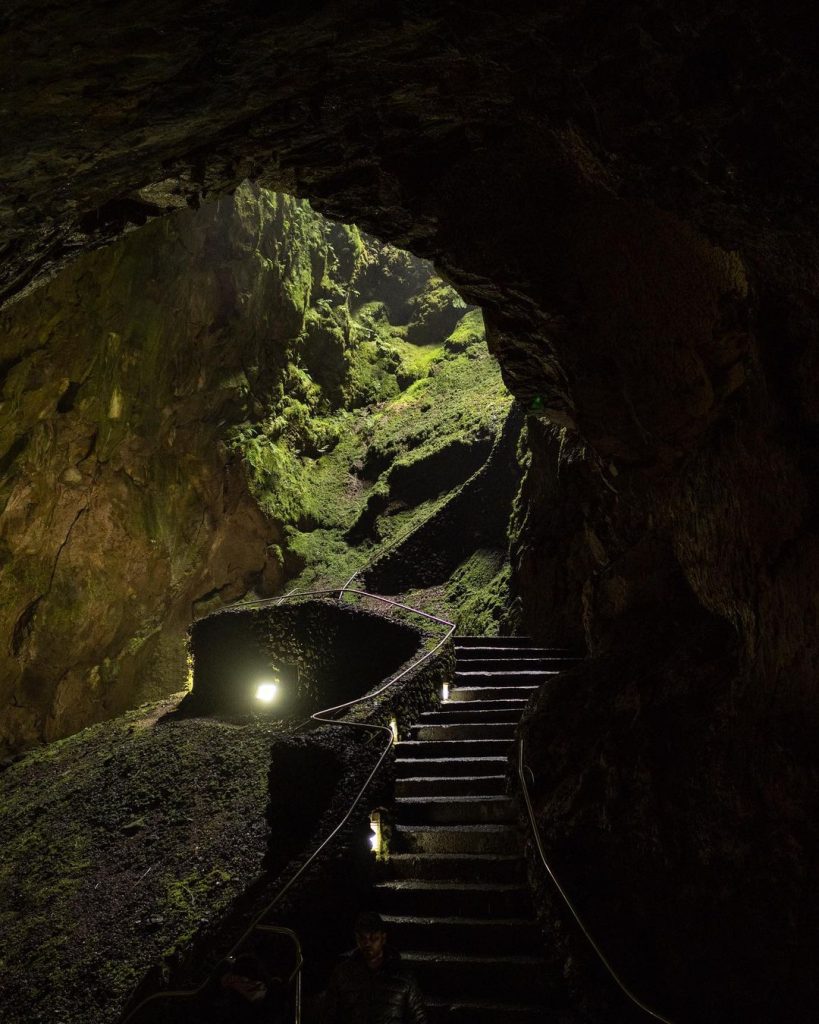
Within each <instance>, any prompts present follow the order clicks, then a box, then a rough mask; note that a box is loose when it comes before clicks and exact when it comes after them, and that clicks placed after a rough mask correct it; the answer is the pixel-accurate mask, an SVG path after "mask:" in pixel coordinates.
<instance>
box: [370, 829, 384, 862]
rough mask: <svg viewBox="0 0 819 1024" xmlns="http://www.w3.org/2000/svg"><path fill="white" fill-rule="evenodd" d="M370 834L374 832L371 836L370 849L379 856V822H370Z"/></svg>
mask: <svg viewBox="0 0 819 1024" xmlns="http://www.w3.org/2000/svg"><path fill="white" fill-rule="evenodd" d="M370 832H372V835H371V836H370V849H371V850H372V851H373V853H375V854H376V856H377V855H378V853H379V852H380V850H381V826H380V825H379V824H378V822H377V821H371V822H370Z"/></svg>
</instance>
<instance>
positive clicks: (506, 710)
mask: <svg viewBox="0 0 819 1024" xmlns="http://www.w3.org/2000/svg"><path fill="white" fill-rule="evenodd" d="M495 703H497V705H498V706H497V707H494V706H493V707H487V708H477V709H474V710H473V709H472V708H470V707H464V705H465V704H466V701H458V702H457V703H456V704H454V705H453V704H450V703H448V702H444V703H443V704H442V705H441V710H440V711H424V712H423V713H422V714H421V717H420V718H419V719H418V725H419V726H421V725H438V724H439V723H440V724H442V725H453V724H455V723H461V722H463V723H466V722H474V723H475V724H476V725H478V724H484V723H495V722H512V724H514V725H517V723H518V722H519V721H520V716H521V714H522V713H523V709H524V707H525V704H523V703H518V704H510V703H509V702H508V701H506V702H504V701H497V702H495V701H493V702H492V704H493V705H494V704H495Z"/></svg>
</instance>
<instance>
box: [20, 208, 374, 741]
mask: <svg viewBox="0 0 819 1024" xmlns="http://www.w3.org/2000/svg"><path fill="white" fill-rule="evenodd" d="M334 230H335V229H333V228H330V227H329V226H325V225H324V222H322V221H321V219H320V218H318V217H317V216H316V215H315V214H313V213H312V211H310V210H309V207H307V206H306V205H304V204H301V203H299V202H297V201H295V200H292V199H289V198H287V197H280V198H279V197H275V196H273V195H271V194H268V193H266V194H264V195H262V194H261V193H258V192H255V191H253V190H250V189H243V190H240V191H239V192H237V193H236V195H235V196H234V197H232V198H226V199H224V200H222V201H220V202H217V203H215V204H213V205H211V206H209V207H207V208H205V209H203V210H202V211H200V212H199V213H197V214H194V213H192V212H185V213H179V214H177V215H175V216H174V217H172V218H169V219H167V220H163V221H157V222H155V223H153V224H151V225H148V226H147V227H146V228H145V229H144V230H143V231H140V232H139V233H137V234H134V235H131V236H129V237H128V238H127V239H125V240H123V242H122V243H120V244H118V245H115V246H113V247H111V248H108V249H104V250H99V251H97V252H95V253H93V254H91V255H89V256H86V257H85V258H83V259H82V260H80V261H78V262H77V263H76V264H74V265H73V266H72V267H71V268H70V269H69V270H68V271H66V273H64V274H63V275H61V276H60V277H58V278H55V279H54V281H52V282H51V283H50V284H49V285H48V286H46V287H45V288H43V289H41V290H40V291H38V292H37V293H35V294H33V295H31V296H30V297H28V298H25V299H23V300H21V301H20V302H18V303H17V304H16V305H15V306H14V307H13V308H12V309H11V310H9V311H8V312H6V313H5V314H4V316H3V319H2V322H0V352H2V358H3V374H2V382H3V392H2V396H3V397H2V406H1V407H0V431H2V442H0V447H2V449H3V451H4V452H5V455H4V458H3V467H2V469H3V479H2V495H1V496H2V501H3V505H4V512H3V519H2V530H1V532H0V543H1V544H2V555H3V563H4V568H3V574H2V579H1V580H0V607H1V608H2V611H0V636H3V637H4V642H3V643H2V645H0V679H1V680H2V684H1V685H2V693H3V701H4V703H5V704H6V705H10V706H11V711H10V713H8V714H6V715H4V717H3V727H2V728H3V732H2V735H1V736H0V745H8V746H11V747H18V748H19V747H20V746H21V745H26V744H29V743H31V742H32V741H33V740H34V741H36V740H42V739H46V740H48V739H54V738H56V737H58V736H62V735H65V734H66V733H68V732H71V731H73V730H75V729H77V728H79V727H80V726H81V725H83V724H86V723H87V722H89V721H94V720H98V719H100V718H104V717H108V716H110V715H111V714H116V713H117V712H119V711H121V710H123V709H124V708H126V707H133V706H134V705H135V704H137V703H139V702H140V700H142V699H145V698H146V697H150V696H158V695H162V694H165V693H168V692H170V691H172V690H174V689H177V690H178V689H181V688H182V687H183V686H184V685H185V678H186V674H187V668H186V653H185V642H184V634H185V630H186V629H187V626H188V624H189V623H190V620H191V617H192V614H193V613H194V611H195V610H196V609H197V608H199V609H202V608H207V607H208V605H209V604H211V603H213V602H214V601H218V600H221V601H224V600H230V599H231V598H235V597H237V596H239V595H241V594H243V593H245V592H246V591H247V589H248V588H249V587H251V586H254V585H256V586H259V587H260V589H262V590H267V591H268V592H269V591H271V590H272V589H274V588H275V587H276V586H277V585H278V584H279V583H280V582H281V580H282V578H283V576H284V572H285V568H284V565H283V555H282V551H281V544H282V542H283V534H282V524H283V521H284V520H285V519H286V507H283V503H280V506H279V507H278V508H274V509H273V512H274V513H275V512H278V513H279V514H278V515H275V514H265V512H264V511H263V510H262V509H261V508H260V506H259V504H258V501H257V499H256V497H255V495H253V494H252V493H251V492H250V491H249V488H248V471H247V466H246V464H245V461H244V460H243V458H242V452H241V450H237V449H236V447H235V445H234V446H231V444H230V441H231V437H230V433H229V432H230V429H231V428H233V427H235V426H236V425H237V424H247V423H248V422H255V421H259V420H261V419H263V418H264V417H265V416H270V415H271V414H274V413H275V412H276V411H277V402H278V403H279V404H281V398H280V395H281V381H282V379H283V377H284V376H285V375H286V373H287V371H288V368H289V362H288V360H290V359H294V358H295V357H294V349H295V347H296V345H297V341H298V340H299V338H300V333H301V331H302V328H303V325H304V321H305V315H306V313H307V312H308V310H309V308H310V303H311V301H316V299H317V297H318V296H321V295H322V294H323V293H326V292H327V291H328V288H333V287H337V286H338V284H337V281H338V279H340V280H343V279H344V274H345V273H346V274H347V277H348V279H349V275H350V274H351V272H352V265H350V266H347V267H344V266H341V267H339V260H338V258H337V250H338V251H341V252H342V253H343V247H342V246H339V245H337V247H336V249H333V248H332V247H331V244H330V237H329V236H330V233H331V231H334ZM347 241H348V242H349V246H350V248H354V243H355V240H354V239H352V237H351V238H350V239H347ZM328 274H329V278H328ZM333 275H335V277H336V279H337V280H336V281H335V282H334V281H333V280H332V277H333ZM277 384H278V389H277V387H276V385H277ZM260 396H263V397H260Z"/></svg>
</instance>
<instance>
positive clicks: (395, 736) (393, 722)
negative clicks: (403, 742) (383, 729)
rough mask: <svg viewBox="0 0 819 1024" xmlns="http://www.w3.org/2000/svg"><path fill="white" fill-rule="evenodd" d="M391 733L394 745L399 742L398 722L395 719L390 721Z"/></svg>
mask: <svg viewBox="0 0 819 1024" xmlns="http://www.w3.org/2000/svg"><path fill="white" fill-rule="evenodd" d="M390 731H391V732H392V741H393V743H397V742H398V722H397V720H396V719H395V718H391V719H390Z"/></svg>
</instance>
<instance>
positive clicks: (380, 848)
mask: <svg viewBox="0 0 819 1024" xmlns="http://www.w3.org/2000/svg"><path fill="white" fill-rule="evenodd" d="M370 832H372V835H371V836H370V849H371V850H372V851H373V853H374V854H375V859H376V860H383V859H384V856H385V853H386V851H385V849H384V836H383V834H382V832H381V808H378V807H377V808H376V809H375V810H374V811H372V812H371V813H370Z"/></svg>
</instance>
